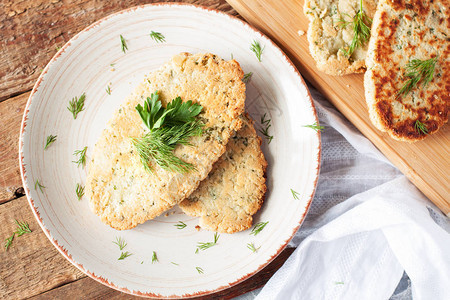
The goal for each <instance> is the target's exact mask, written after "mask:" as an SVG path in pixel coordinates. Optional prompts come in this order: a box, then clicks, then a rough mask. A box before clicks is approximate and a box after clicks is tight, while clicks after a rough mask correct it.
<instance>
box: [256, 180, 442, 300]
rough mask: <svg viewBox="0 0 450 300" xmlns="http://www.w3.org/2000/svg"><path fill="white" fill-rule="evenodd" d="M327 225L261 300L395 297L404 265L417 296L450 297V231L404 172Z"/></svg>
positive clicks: (326, 219)
mask: <svg viewBox="0 0 450 300" xmlns="http://www.w3.org/2000/svg"><path fill="white" fill-rule="evenodd" d="M343 211H345V212H344V213H342V212H343ZM330 220H331V221H330ZM322 224H323V226H322V227H320V229H318V230H317V231H315V232H314V233H313V234H311V235H310V236H309V237H307V238H306V239H305V240H303V242H302V243H301V244H300V246H299V247H298V248H297V249H296V250H295V251H294V253H293V254H292V256H291V257H290V258H289V259H288V260H287V261H286V263H285V264H284V265H283V267H282V268H281V269H280V270H279V271H278V272H277V273H276V274H275V275H274V276H273V277H272V278H271V279H270V280H269V282H268V283H267V284H266V285H265V287H264V288H263V290H262V291H261V293H260V294H259V295H258V297H257V299H388V298H389V297H390V296H391V295H392V294H393V292H394V290H395V288H396V286H397V284H398V282H399V281H400V279H401V277H402V274H403V270H405V271H406V273H407V274H408V276H409V277H410V279H411V283H412V295H413V299H448V298H449V296H450V286H449V283H450V256H449V254H450V235H449V234H448V233H447V232H445V230H443V229H442V228H440V227H439V226H438V225H437V224H436V223H435V222H434V221H433V219H432V218H431V217H430V214H429V212H428V210H427V208H426V202H425V199H424V197H423V195H422V194H420V192H418V191H417V189H415V188H414V186H412V184H411V183H410V182H409V181H408V180H407V179H406V178H405V177H404V176H401V177H400V178H398V179H395V180H393V181H390V182H388V183H386V184H383V185H381V186H378V187H376V188H374V189H371V190H369V191H367V192H364V193H360V194H357V195H355V196H353V197H352V198H351V199H349V200H347V201H345V202H343V203H341V204H339V205H337V206H335V207H333V208H332V209H330V210H329V211H328V212H327V213H326V214H325V215H324V216H323V218H322V220H321V222H320V225H322Z"/></svg>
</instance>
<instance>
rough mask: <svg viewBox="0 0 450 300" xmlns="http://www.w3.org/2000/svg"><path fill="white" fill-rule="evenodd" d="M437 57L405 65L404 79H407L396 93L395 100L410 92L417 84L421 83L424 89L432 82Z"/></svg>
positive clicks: (415, 60)
mask: <svg viewBox="0 0 450 300" xmlns="http://www.w3.org/2000/svg"><path fill="white" fill-rule="evenodd" d="M436 62H437V57H434V58H430V59H427V60H420V59H413V60H411V61H410V62H409V63H408V64H407V65H406V71H407V73H406V74H405V76H404V77H409V79H408V80H407V81H406V82H405V84H404V85H403V86H402V87H401V89H400V90H399V91H398V93H397V98H399V97H401V96H406V95H408V94H409V92H411V90H412V89H413V88H414V87H416V86H417V85H418V83H419V82H422V83H423V86H424V87H426V86H427V84H428V83H430V81H431V80H433V75H434V68H435V66H436Z"/></svg>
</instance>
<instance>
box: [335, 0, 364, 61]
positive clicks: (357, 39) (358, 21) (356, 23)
mask: <svg viewBox="0 0 450 300" xmlns="http://www.w3.org/2000/svg"><path fill="white" fill-rule="evenodd" d="M362 4H363V3H362V0H360V4H359V10H358V11H357V12H356V14H355V16H354V17H353V19H352V20H351V21H346V20H345V19H344V17H343V16H341V17H340V18H339V23H338V24H339V27H341V28H345V27H347V26H348V25H350V26H352V29H353V38H352V41H351V42H350V45H349V46H348V47H347V49H342V50H343V52H344V54H345V55H346V56H347V57H350V56H351V55H352V54H353V52H354V51H355V49H356V48H358V47H361V46H363V45H364V44H365V43H366V42H367V41H368V40H369V38H370V26H371V25H372V19H370V18H369V17H368V16H367V15H366V14H365V12H364V11H363V5H362ZM344 15H346V16H348V14H344Z"/></svg>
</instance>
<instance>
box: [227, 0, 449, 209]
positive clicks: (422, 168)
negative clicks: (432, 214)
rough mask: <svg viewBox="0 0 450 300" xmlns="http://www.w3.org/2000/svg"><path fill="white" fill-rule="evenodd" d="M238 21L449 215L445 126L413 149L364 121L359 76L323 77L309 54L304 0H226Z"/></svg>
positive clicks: (447, 146)
mask: <svg viewBox="0 0 450 300" xmlns="http://www.w3.org/2000/svg"><path fill="white" fill-rule="evenodd" d="M227 2H228V3H230V4H231V5H232V6H233V7H234V8H235V9H236V10H237V11H238V13H239V14H240V15H241V16H242V17H244V19H245V20H246V21H247V22H249V23H250V24H252V25H253V26H255V27H256V28H258V29H259V30H261V31H262V32H264V33H265V34H267V35H268V36H269V37H270V38H271V39H272V40H273V41H275V42H276V43H278V45H279V46H281V48H282V49H283V50H284V51H285V53H286V54H287V55H288V56H289V57H290V58H291V59H292V61H293V62H294V64H295V65H296V66H297V68H298V69H299V71H300V73H301V74H302V75H303V76H304V77H305V79H306V80H308V81H309V82H311V84H313V85H314V86H315V87H316V88H317V89H318V90H319V91H320V92H322V94H324V95H325V96H326V97H327V98H328V100H330V102H332V103H333V104H334V106H336V108H337V109H338V110H339V111H340V112H341V113H342V114H343V115H345V116H346V117H347V118H348V119H349V120H350V121H351V122H352V123H353V124H354V125H355V126H356V127H357V128H358V129H359V130H360V131H361V132H362V133H363V134H364V135H365V136H366V137H367V138H368V139H370V140H371V141H372V143H374V144H375V146H377V147H378V149H380V151H381V152H383V154H384V155H386V157H387V158H388V159H389V160H390V161H391V162H392V163H393V164H394V165H396V166H397V167H398V168H399V170H400V171H401V172H402V173H403V174H405V175H406V176H407V177H408V178H409V179H410V180H411V181H412V182H413V183H414V184H415V185H416V186H417V187H418V188H419V189H420V190H421V191H422V192H423V193H424V194H425V195H426V196H427V197H428V198H429V199H430V200H431V201H433V202H434V203H435V204H436V205H437V206H438V207H439V208H440V209H441V210H442V211H443V212H444V213H445V214H447V215H448V214H449V213H450V184H449V182H450V172H449V170H450V159H449V153H450V126H449V125H448V124H447V125H445V126H444V127H443V128H442V129H441V130H440V131H439V132H437V133H436V134H433V135H430V136H429V137H427V138H426V139H424V140H422V141H419V142H416V143H414V144H409V143H404V142H398V141H395V140H393V139H391V138H390V137H389V136H388V135H387V134H384V133H382V132H380V131H379V130H377V129H376V128H375V127H374V126H373V125H372V123H371V122H370V120H369V115H368V112H367V106H366V102H365V98H364V87H363V75H362V74H354V75H347V76H341V77H339V76H329V75H326V74H325V73H322V72H320V71H318V70H317V68H316V66H315V62H314V60H313V58H312V57H311V55H310V54H309V48H308V41H307V38H306V34H304V35H299V34H298V31H299V30H302V31H304V32H305V33H306V31H307V29H308V23H309V21H308V19H307V18H306V16H305V15H304V14H303V3H304V0H284V1H279V0H265V1H258V0H227Z"/></svg>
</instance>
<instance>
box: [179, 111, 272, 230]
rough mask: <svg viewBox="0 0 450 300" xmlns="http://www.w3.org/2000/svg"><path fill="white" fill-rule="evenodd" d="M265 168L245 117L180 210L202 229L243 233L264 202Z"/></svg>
mask: <svg viewBox="0 0 450 300" xmlns="http://www.w3.org/2000/svg"><path fill="white" fill-rule="evenodd" d="M266 167H267V162H266V160H265V158H264V155H263V153H262V151H261V138H259V137H258V136H257V135H256V131H255V128H254V127H253V121H251V120H250V119H249V117H248V116H246V117H245V120H244V125H243V126H242V128H241V130H239V131H238V132H237V133H236V135H235V136H234V137H232V138H231V139H230V141H229V142H228V145H227V151H226V152H225V153H224V154H223V155H222V157H221V158H220V159H219V160H218V161H217V162H216V163H215V164H214V167H213V169H212V171H211V172H210V173H209V175H208V177H207V178H206V179H205V180H203V181H202V182H201V183H200V186H199V187H198V189H197V190H195V191H194V192H193V193H192V194H191V195H190V196H189V197H188V198H187V199H186V200H184V201H183V202H181V203H180V204H179V206H180V207H181V209H182V210H183V211H184V212H185V213H186V214H188V215H190V216H198V217H200V226H201V227H202V228H205V229H208V230H213V231H218V232H224V233H234V232H238V231H242V230H246V229H248V228H250V227H251V226H252V220H253V218H252V216H253V215H254V214H255V213H256V212H257V211H258V210H259V208H260V207H261V205H262V202H263V198H264V195H265V192H266V184H265V181H266V180H265V178H264V173H265V170H266Z"/></svg>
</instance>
